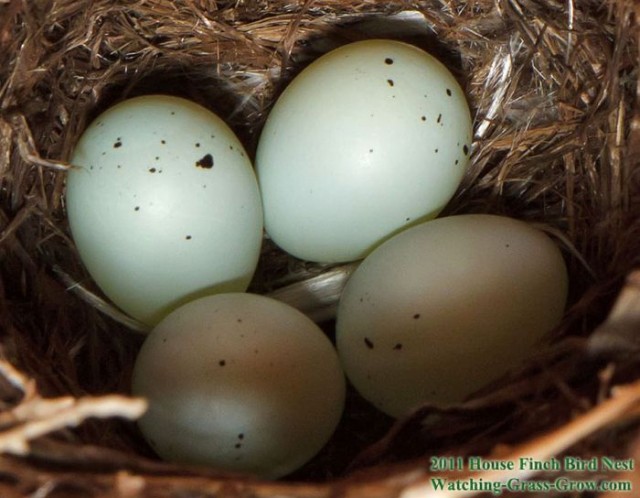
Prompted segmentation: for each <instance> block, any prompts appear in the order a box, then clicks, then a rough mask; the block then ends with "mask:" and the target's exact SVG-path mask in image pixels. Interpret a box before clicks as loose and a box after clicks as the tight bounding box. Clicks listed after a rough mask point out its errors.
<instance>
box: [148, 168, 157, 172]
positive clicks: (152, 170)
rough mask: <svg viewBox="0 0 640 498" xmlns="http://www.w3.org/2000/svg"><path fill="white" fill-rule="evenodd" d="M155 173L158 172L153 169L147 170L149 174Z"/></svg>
mask: <svg viewBox="0 0 640 498" xmlns="http://www.w3.org/2000/svg"><path fill="white" fill-rule="evenodd" d="M156 171H158V170H157V169H155V168H149V173H155V172H156Z"/></svg>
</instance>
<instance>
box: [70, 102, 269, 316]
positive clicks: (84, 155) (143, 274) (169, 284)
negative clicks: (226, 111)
mask: <svg viewBox="0 0 640 498" xmlns="http://www.w3.org/2000/svg"><path fill="white" fill-rule="evenodd" d="M71 162H72V163H73V164H74V165H75V166H76V167H77V168H76V169H73V170H71V171H70V172H69V175H68V178H67V190H66V207H67V212H68V217H69V223H70V226H71V232H72V235H73V238H74V241H75V243H76V246H77V248H78V251H79V253H80V256H81V259H82V261H83V263H84V264H85V266H86V268H87V269H88V271H89V273H90V274H91V276H92V277H93V278H94V280H95V282H96V283H97V284H98V286H99V287H100V288H101V289H102V290H103V291H104V293H105V294H106V295H107V296H108V297H109V298H110V299H111V300H112V301H113V302H114V303H115V304H116V305H117V306H119V307H120V308H121V309H122V310H124V311H125V312H127V313H128V314H130V315H131V316H133V317H135V318H137V319H138V320H141V321H143V322H145V323H147V324H150V325H153V324H155V323H157V322H158V321H159V320H160V319H161V318H162V317H163V316H164V315H165V314H166V313H168V312H169V311H170V310H171V309H173V308H175V307H176V306H178V305H180V304H181V303H183V302H186V301H188V300H190V299H193V298H195V297H197V296H200V295H205V294H210V293H215V292H230V291H243V290H245V289H246V288H247V286H248V284H249V281H250V279H251V277H252V276H253V273H254V271H255V267H256V264H257V261H258V256H259V252H260V245H261V241H262V207H261V200H260V193H259V190H258V185H257V181H256V178H255V175H254V172H253V168H252V165H251V162H250V161H249V159H248V157H247V154H246V153H245V150H244V148H243V146H242V144H241V143H240V142H239V140H238V138H237V137H236V136H235V135H234V133H233V132H232V131H231V129H230V128H229V127H228V126H227V125H226V124H225V123H224V122H223V121H222V120H221V119H220V118H219V117H218V116H216V115H215V114H213V113H212V112H210V111H209V110H207V109H205V108H204V107H201V106H199V105H197V104H195V103H193V102H190V101H188V100H185V99H182V98H178V97H170V96H166V95H148V96H143V97H136V98H132V99H129V100H125V101H123V102H121V103H119V104H117V105H115V106H113V107H111V108H110V109H108V110H107V111H105V112H104V113H103V114H101V115H100V116H98V118H97V119H96V120H95V121H93V122H92V123H91V125H90V126H89V127H88V128H87V130H86V131H85V132H84V134H83V135H82V137H81V138H80V140H79V141H78V143H77V145H76V147H75V150H74V153H73V156H72V157H71Z"/></svg>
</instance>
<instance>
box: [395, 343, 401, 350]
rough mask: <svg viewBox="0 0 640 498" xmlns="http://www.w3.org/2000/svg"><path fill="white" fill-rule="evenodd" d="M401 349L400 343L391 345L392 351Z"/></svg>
mask: <svg viewBox="0 0 640 498" xmlns="http://www.w3.org/2000/svg"><path fill="white" fill-rule="evenodd" d="M401 349H402V344H401V343H398V344H396V345H395V346H393V350H394V351H400V350H401Z"/></svg>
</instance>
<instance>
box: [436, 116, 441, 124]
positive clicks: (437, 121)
mask: <svg viewBox="0 0 640 498" xmlns="http://www.w3.org/2000/svg"><path fill="white" fill-rule="evenodd" d="M440 121H442V114H438V119H437V120H436V123H439V122H440Z"/></svg>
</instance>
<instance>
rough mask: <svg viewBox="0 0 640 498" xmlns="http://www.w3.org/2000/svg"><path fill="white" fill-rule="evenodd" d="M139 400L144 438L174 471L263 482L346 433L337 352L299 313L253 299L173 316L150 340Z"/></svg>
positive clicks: (198, 304)
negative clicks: (238, 475)
mask: <svg viewBox="0 0 640 498" xmlns="http://www.w3.org/2000/svg"><path fill="white" fill-rule="evenodd" d="M133 393H134V394H135V395H137V396H144V397H145V398H147V399H148V400H149V411H148V413H147V414H145V415H144V416H143V418H142V419H141V420H140V428H141V430H142V432H143V434H144V435H145V436H146V438H147V440H148V441H149V443H150V444H151V446H152V447H153V448H154V449H155V450H156V451H157V453H158V454H159V455H160V456H162V457H163V458H165V459H167V460H171V461H177V462H184V463H195V464H202V465H212V466H215V467H217V468H221V469H226V470H233V471H243V472H249V473H253V474H257V475H259V476H261V477H267V478H277V477H281V476H284V475H286V474H288V473H290V472H292V471H294V470H295V469H297V468H298V467H300V466H301V465H303V464H304V463H306V462H307V461H308V460H309V459H311V458H312V457H313V456H314V455H315V454H316V453H318V451H320V449H321V448H322V447H323V446H324V445H325V443H326V442H327V441H328V440H329V438H330V436H331V435H332V434H333V432H334V429H335V428H336V426H337V425H338V422H339V420H340V417H341V414H342V410H343V407H344V398H345V380H344V374H343V372H342V369H341V367H340V362H339V360H338V356H337V354H336V351H335V349H334V348H333V345H332V344H331V342H330V341H329V339H328V338H327V337H326V336H325V335H324V333H323V332H322V331H321V330H320V328H318V326H317V325H316V324H315V323H313V322H312V321H311V320H310V319H309V318H307V317H306V316H305V315H303V314H302V313H301V312H299V311H298V310H296V309H294V308H292V307H290V306H288V305H286V304H284V303H282V302H280V301H276V300H273V299H270V298H267V297H264V296H258V295H254V294H242V293H235V294H233V293H231V294H218V295H216V296H210V297H205V298H201V299H199V300H196V301H193V302H191V303H189V304H186V305H184V306H182V307H181V308H179V309H177V310H175V311H173V312H172V313H171V314H170V315H168V316H167V317H166V318H165V319H164V320H163V321H162V322H161V323H160V324H159V325H158V326H157V327H156V328H155V329H154V330H153V331H152V332H151V334H150V335H149V336H148V337H147V340H146V341H145V343H144V345H143V347H142V349H141V351H140V353H139V355H138V358H137V360H136V364H135V370H134V373H133Z"/></svg>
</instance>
